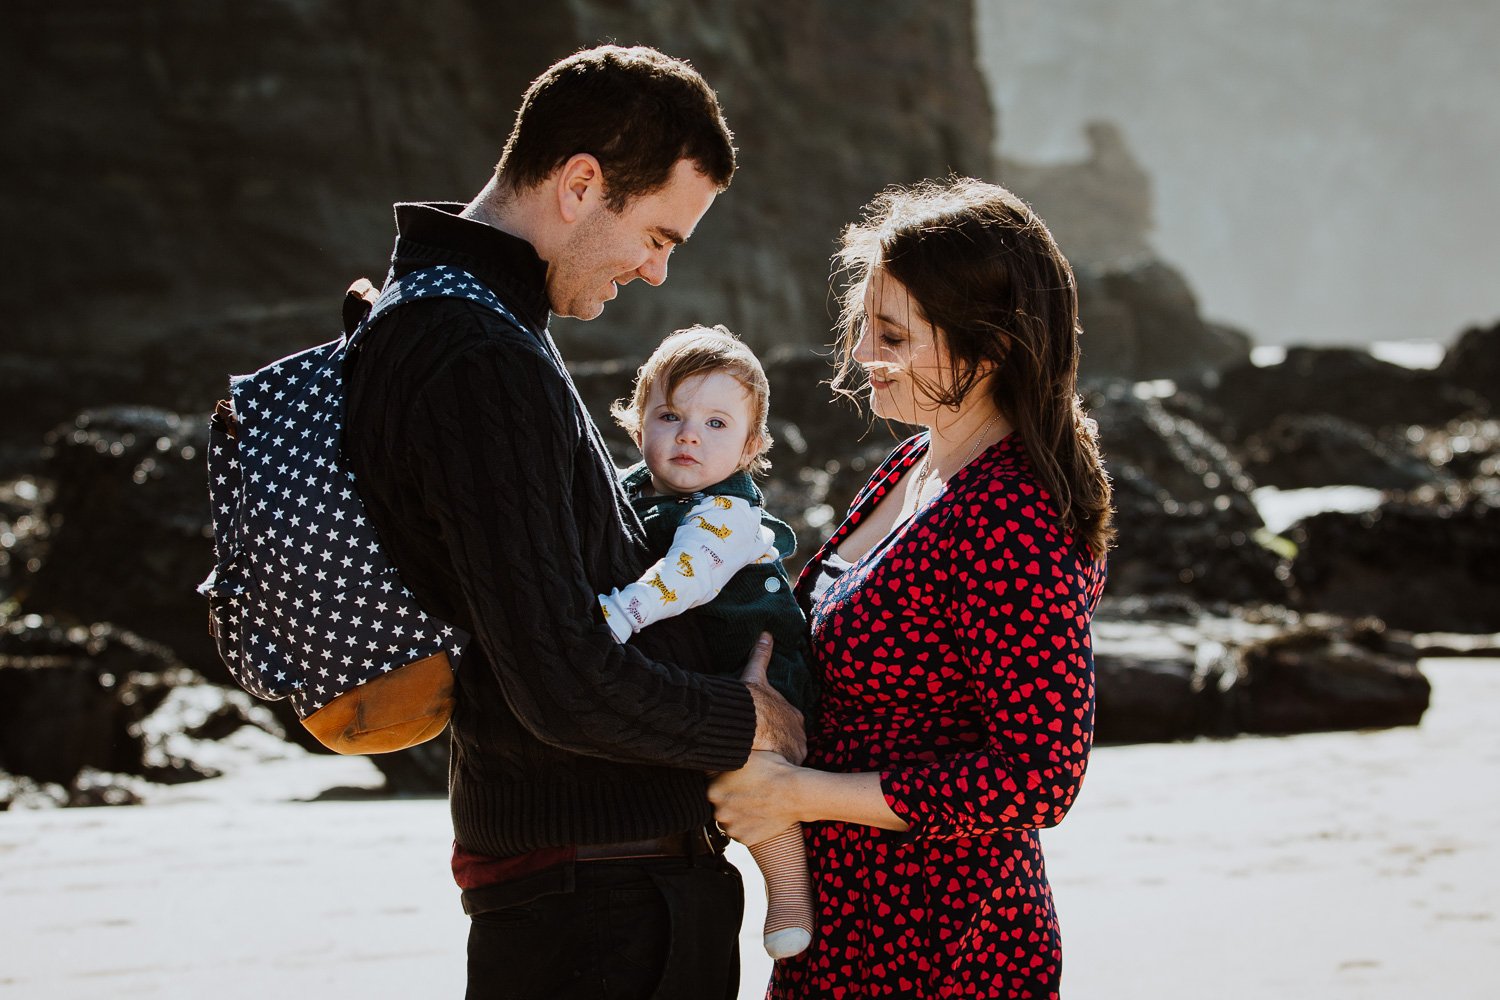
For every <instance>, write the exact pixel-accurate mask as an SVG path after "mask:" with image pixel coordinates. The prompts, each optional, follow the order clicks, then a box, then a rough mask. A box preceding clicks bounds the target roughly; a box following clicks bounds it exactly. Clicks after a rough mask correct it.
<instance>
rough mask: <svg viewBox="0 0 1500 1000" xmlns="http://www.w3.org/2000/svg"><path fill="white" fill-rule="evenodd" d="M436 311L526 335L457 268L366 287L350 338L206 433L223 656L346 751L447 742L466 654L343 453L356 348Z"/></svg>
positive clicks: (282, 376)
mask: <svg viewBox="0 0 1500 1000" xmlns="http://www.w3.org/2000/svg"><path fill="white" fill-rule="evenodd" d="M431 298H466V299H470V300H472V301H474V302H478V303H480V304H481V305H484V306H486V307H488V308H490V309H493V310H494V311H495V312H497V313H499V314H500V316H501V317H502V318H504V319H505V320H506V321H507V322H509V323H511V324H513V325H515V326H516V327H517V328H520V329H524V327H522V326H521V324H520V323H519V322H517V320H516V319H515V317H514V316H512V315H511V314H510V312H509V311H508V310H507V309H506V308H505V306H503V305H502V304H501V303H500V301H499V300H498V299H496V298H495V296H494V294H493V293H491V292H490V290H489V289H488V288H486V287H485V286H484V285H482V284H481V283H480V282H479V281H478V280H476V279H475V278H474V277H473V276H472V275H470V274H469V273H467V272H466V271H462V270H459V269H457V268H453V267H446V266H444V267H432V268H426V269H424V270H421V271H415V272H413V273H411V274H408V275H406V276H405V277H403V278H400V279H392V280H390V281H388V282H387V283H386V287H385V289H384V291H382V292H381V293H380V295H379V296H378V297H376V296H375V293H374V289H373V288H372V287H371V286H370V283H369V282H368V281H364V280H361V281H359V282H356V283H355V284H354V286H352V287H351V288H350V290H349V296H348V297H347V298H346V301H345V313H346V321H345V325H346V329H347V328H348V327H350V326H352V327H353V330H352V332H347V333H346V334H345V335H344V336H342V337H340V338H339V339H337V340H334V341H330V342H329V343H326V344H323V345H321V346H318V347H313V348H309V349H308V350H305V351H302V352H300V353H297V354H293V355H291V356H290V357H286V358H282V359H281V360H280V361H277V362H276V363H274V364H271V365H267V366H266V367H265V368H262V369H261V370H260V371H258V372H255V373H254V374H252V375H239V376H235V377H233V378H231V379H230V382H229V396H230V398H229V399H227V400H224V401H222V402H220V403H219V406H218V409H217V410H216V411H215V413H214V416H213V420H212V423H211V427H210V442H209V453H208V479H209V482H208V491H209V499H210V501H211V503H212V505H213V533H214V558H215V565H214V569H213V572H212V573H210V574H209V577H208V579H207V580H205V581H204V582H203V583H202V584H201V585H200V586H199V588H198V590H199V592H200V593H202V594H204V595H206V596H207V597H208V601H209V628H210V631H211V632H212V633H213V635H214V638H215V641H216V643H217V645H218V649H219V655H220V656H221V657H222V658H223V660H224V662H225V664H227V665H228V667H229V670H230V672H231V673H232V674H233V675H234V678H235V680H237V681H238V682H239V683H240V685H241V686H243V687H244V688H245V690H247V691H249V692H250V693H251V694H253V695H255V696H256V697H259V698H263V699H266V700H272V701H274V700H278V699H281V698H290V699H291V702H292V707H293V708H294V709H295V710H296V712H297V716H298V718H299V719H301V720H302V724H303V725H304V726H306V727H307V729H308V730H309V731H310V732H312V733H313V735H314V736H316V737H317V738H318V739H319V741H321V742H322V743H323V744H324V745H325V746H327V747H329V748H330V749H332V750H336V751H338V752H339V753H382V752H386V751H390V750H400V749H402V748H404V747H408V746H412V745H414V744H417V743H421V742H424V741H426V740H430V739H432V738H433V737H434V736H436V735H437V734H438V733H440V732H442V730H443V727H444V726H445V725H446V724H447V722H448V717H449V716H450V715H451V714H452V711H453V668H454V666H455V665H456V664H457V662H458V658H459V657H460V656H461V655H462V654H463V649H464V646H465V645H466V644H467V643H468V641H469V636H468V635H467V634H466V633H464V632H462V631H461V630H459V629H457V628H454V627H453V626H452V625H449V624H447V623H446V622H442V621H439V620H437V619H435V618H433V617H432V616H430V615H428V614H427V613H426V612H424V611H423V610H422V609H421V608H420V607H419V606H418V605H417V602H416V599H415V598H414V597H413V596H412V594H411V592H410V591H409V590H407V588H406V587H405V586H404V585H403V584H402V583H401V578H400V576H399V575H398V574H397V572H396V567H395V566H394V565H393V564H392V563H391V560H390V557H389V556H387V555H386V553H385V550H384V549H383V548H382V547H381V544H380V540H379V538H377V537H376V534H375V528H374V526H373V525H372V524H371V523H370V520H369V516H368V515H367V514H366V512H365V508H364V505H363V504H362V503H361V502H360V499H359V494H358V492H357V490H356V489H355V483H354V475H353V474H352V473H351V472H350V471H349V469H348V467H347V465H346V464H345V463H344V459H343V455H342V454H341V452H340V440H341V437H342V433H343V425H344V405H345V404H344V382H343V370H344V362H345V359H346V358H347V357H349V352H350V350H351V349H352V348H353V347H354V346H355V344H356V343H357V342H358V340H359V338H360V336H361V335H362V334H363V333H364V331H365V330H366V329H368V327H369V326H370V325H371V324H372V323H374V322H375V321H376V320H377V319H379V318H380V317H381V316H384V315H385V314H386V313H388V312H390V311H391V310H392V309H396V308H399V307H400V306H402V305H404V304H406V303H409V302H414V301H417V300H419V299H431ZM372 301H373V305H371V302H372ZM365 310H368V312H366V313H365V315H364V317H363V319H359V314H360V313H361V312H365ZM356 320H357V323H356V322H352V321H356Z"/></svg>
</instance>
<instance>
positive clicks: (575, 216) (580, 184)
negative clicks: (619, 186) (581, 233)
mask: <svg viewBox="0 0 1500 1000" xmlns="http://www.w3.org/2000/svg"><path fill="white" fill-rule="evenodd" d="M556 192H557V211H558V215H559V216H560V217H561V218H562V220H563V221H564V222H567V223H573V222H577V221H578V220H579V219H581V218H583V217H584V216H586V215H588V214H589V213H590V212H592V211H593V210H594V208H595V207H596V206H598V205H600V204H603V202H604V170H603V168H601V167H600V166H599V161H598V160H596V159H594V158H593V157H592V156H590V155H589V154H588V153H574V154H573V155H572V156H571V157H569V158H568V162H566V163H564V164H563V165H562V166H561V167H560V168H558V172H557V183H556Z"/></svg>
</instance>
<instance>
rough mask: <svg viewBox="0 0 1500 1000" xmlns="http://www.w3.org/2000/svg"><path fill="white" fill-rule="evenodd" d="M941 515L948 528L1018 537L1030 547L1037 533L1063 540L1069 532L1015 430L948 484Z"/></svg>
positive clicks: (971, 534) (996, 538)
mask: <svg viewBox="0 0 1500 1000" xmlns="http://www.w3.org/2000/svg"><path fill="white" fill-rule="evenodd" d="M943 515H944V517H943V522H944V525H945V527H946V529H947V533H948V534H950V535H953V536H957V537H960V538H969V539H973V538H975V537H979V536H984V537H986V538H987V539H989V540H990V544H992V545H993V544H995V543H996V542H999V543H1009V542H1011V541H1020V542H1022V543H1023V544H1025V545H1026V547H1027V548H1031V547H1032V546H1033V545H1034V543H1035V542H1036V541H1037V540H1038V539H1039V538H1040V539H1047V540H1055V542H1056V543H1058V544H1061V543H1063V542H1064V541H1066V540H1068V539H1069V537H1070V535H1069V532H1068V531H1067V530H1066V525H1065V522H1064V519H1063V516H1062V513H1061V511H1060V510H1059V508H1058V505H1057V503H1056V501H1055V500H1054V498H1053V496H1052V494H1050V493H1049V492H1048V491H1047V490H1046V488H1045V487H1044V486H1043V485H1042V483H1041V481H1040V480H1039V479H1038V478H1037V476H1036V473H1035V471H1034V469H1033V467H1032V464H1031V458H1030V455H1029V454H1028V453H1027V451H1026V446H1025V444H1024V443H1023V442H1022V441H1021V439H1020V436H1019V435H1017V434H1011V435H1009V436H1008V437H1006V438H1003V439H1002V440H1001V441H1000V442H998V443H997V444H995V445H993V446H992V447H990V448H988V449H986V451H985V452H984V454H983V455H981V456H980V457H979V458H978V459H976V460H975V461H974V463H973V465H972V466H970V467H969V468H968V469H966V470H965V472H964V475H963V476H962V477H959V478H958V479H957V481H955V482H953V483H951V484H950V489H949V492H948V497H947V502H946V503H945V504H944V510H943ZM1022 536H1024V538H1023V537H1022Z"/></svg>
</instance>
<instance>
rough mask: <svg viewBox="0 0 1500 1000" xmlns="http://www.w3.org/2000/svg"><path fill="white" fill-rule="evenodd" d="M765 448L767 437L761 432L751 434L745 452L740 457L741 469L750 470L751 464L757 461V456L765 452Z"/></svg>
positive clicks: (746, 440)
mask: <svg viewBox="0 0 1500 1000" xmlns="http://www.w3.org/2000/svg"><path fill="white" fill-rule="evenodd" d="M765 447H766V436H765V435H764V434H763V433H761V432H760V431H756V432H755V433H754V434H751V435H750V436H749V437H748V438H746V439H745V450H744V452H743V453H742V454H741V455H740V468H742V469H748V468H749V467H750V463H751V462H753V461H755V456H756V455H759V454H760V453H761V452H762V451H763V450H765Z"/></svg>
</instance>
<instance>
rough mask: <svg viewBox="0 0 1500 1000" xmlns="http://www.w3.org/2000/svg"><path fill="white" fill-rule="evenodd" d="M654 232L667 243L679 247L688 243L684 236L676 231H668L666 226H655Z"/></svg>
mask: <svg viewBox="0 0 1500 1000" xmlns="http://www.w3.org/2000/svg"><path fill="white" fill-rule="evenodd" d="M655 231H656V235H657V236H660V237H661V238H662V239H664V240H666V241H667V242H668V243H676V244H678V245H679V246H680V245H681V244H683V243H686V242H687V241H688V238H687V237H686V236H684V235H682V234H681V233H679V232H678V231H677V230H675V229H669V228H667V227H666V226H656V227H655Z"/></svg>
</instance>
